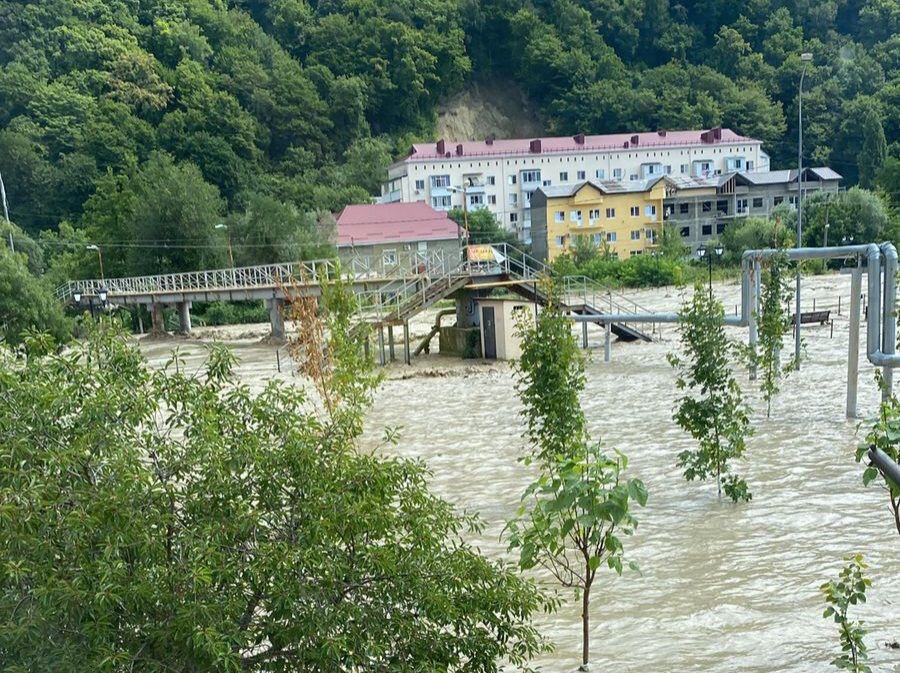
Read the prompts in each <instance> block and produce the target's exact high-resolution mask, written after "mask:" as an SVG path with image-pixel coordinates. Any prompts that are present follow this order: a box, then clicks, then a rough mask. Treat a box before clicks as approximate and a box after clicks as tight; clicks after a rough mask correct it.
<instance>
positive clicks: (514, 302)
mask: <svg viewBox="0 0 900 673" xmlns="http://www.w3.org/2000/svg"><path fill="white" fill-rule="evenodd" d="M478 311H479V317H480V318H481V352H482V356H483V357H484V358H485V359H486V360H515V359H516V358H518V357H519V356H521V355H522V340H521V339H520V338H519V336H518V334H517V330H516V325H517V324H518V321H519V320H528V321H530V322H532V323H533V322H534V319H535V312H534V304H529V303H528V302H526V301H522V300H521V299H479V300H478Z"/></svg>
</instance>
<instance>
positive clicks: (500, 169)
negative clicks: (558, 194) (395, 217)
mask: <svg viewBox="0 0 900 673" xmlns="http://www.w3.org/2000/svg"><path fill="white" fill-rule="evenodd" d="M769 169H770V167H769V157H768V156H767V155H766V154H765V152H763V151H762V144H761V143H760V142H759V141H744V142H718V143H714V144H706V143H698V144H697V145H689V146H685V145H679V146H673V147H666V146H664V145H662V146H654V147H648V148H637V147H634V148H631V149H622V150H612V151H603V152H600V151H598V152H590V151H579V152H572V153H550V152H545V153H535V154H517V155H515V156H509V155H503V156H495V157H492V156H477V157H476V156H473V157H466V156H452V157H449V158H436V159H414V158H409V159H406V160H403V161H400V162H398V163H396V164H394V165H392V166H391V167H390V168H389V171H388V182H387V183H386V184H385V185H384V186H383V188H382V197H381V200H382V201H383V202H386V203H389V202H394V201H402V202H411V201H425V202H426V203H428V204H430V205H431V206H433V207H434V208H436V209H438V210H449V209H450V208H453V207H462V205H463V195H462V193H461V192H460V191H459V190H458V189H451V188H460V187H462V185H463V184H464V183H465V184H466V185H467V187H466V195H467V197H468V199H469V207H470V208H471V209H475V208H487V209H489V210H490V211H491V212H493V213H494V214H495V215H496V217H497V220H498V221H499V222H501V223H502V224H503V226H505V227H506V228H507V229H509V230H511V231H516V232H518V234H519V236H520V238H522V239H523V240H528V239H529V238H530V213H529V210H528V205H529V204H528V197H529V194H530V192H531V191H533V190H535V189H537V188H538V187H541V186H550V185H561V184H569V183H575V182H580V181H582V180H595V179H601V180H614V179H622V180H630V179H642V178H646V177H651V176H653V175H660V174H663V173H669V174H671V175H714V174H716V173H727V172H730V171H734V170H744V171H758V170H759V171H767V170H769ZM534 171H539V172H540V179H539V180H537V181H534V180H530V181H529V179H530V178H533V177H535V174H534V173H533V172H534ZM651 171H654V172H651Z"/></svg>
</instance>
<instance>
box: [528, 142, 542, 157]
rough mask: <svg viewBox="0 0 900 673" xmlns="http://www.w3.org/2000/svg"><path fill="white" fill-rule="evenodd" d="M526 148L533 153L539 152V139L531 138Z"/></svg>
mask: <svg viewBox="0 0 900 673" xmlns="http://www.w3.org/2000/svg"><path fill="white" fill-rule="evenodd" d="M528 149H530V150H531V151H532V152H534V153H535V154H540V153H541V139H540V138H536V139H534V140H532V141H531V144H530V145H529V146H528Z"/></svg>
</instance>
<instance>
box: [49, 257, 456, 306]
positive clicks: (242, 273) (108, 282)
mask: <svg viewBox="0 0 900 673" xmlns="http://www.w3.org/2000/svg"><path fill="white" fill-rule="evenodd" d="M451 263H453V259H452V256H451V258H448V256H447V255H446V254H445V253H444V251H443V250H440V249H439V250H431V251H425V252H419V251H400V252H398V253H395V254H394V255H392V256H388V255H380V256H377V255H376V256H374V257H373V256H370V255H354V256H352V257H351V258H350V259H349V260H346V261H345V262H344V263H343V264H340V263H339V262H338V260H337V259H336V258H329V259H314V260H307V261H300V262H283V263H278V264H260V265H256V266H243V267H234V268H226V269H211V270H206V271H185V272H180V273H168V274H155V275H146V276H129V277H124V278H107V279H104V280H100V279H90V280H75V281H69V282H68V283H66V284H65V285H62V286H60V287H59V288H57V290H56V295H57V297H58V298H59V299H60V300H63V301H65V300H68V299H70V298H72V297H73V296H74V295H75V294H81V295H82V296H85V297H87V296H97V295H98V294H99V293H100V290H101V289H105V290H106V292H107V294H108V296H109V297H111V298H115V297H116V296H128V295H146V294H151V295H152V294H168V293H202V292H222V291H229V290H237V291H240V290H254V289H260V288H270V287H277V286H278V285H279V284H281V283H284V282H287V281H288V280H291V279H293V281H294V282H298V283H301V284H310V285H315V284H320V283H322V282H323V281H326V280H333V279H335V278H337V276H338V273H340V274H341V275H342V276H344V277H346V278H350V279H353V280H360V281H363V280H367V279H372V280H382V281H383V280H388V281H390V280H391V279H400V278H404V277H408V276H414V275H421V274H426V275H428V274H433V275H440V274H443V273H446V270H447V268H448V264H451Z"/></svg>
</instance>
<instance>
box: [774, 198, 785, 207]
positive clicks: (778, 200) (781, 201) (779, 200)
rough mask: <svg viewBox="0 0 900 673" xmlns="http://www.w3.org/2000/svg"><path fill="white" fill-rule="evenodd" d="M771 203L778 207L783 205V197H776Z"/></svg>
mask: <svg viewBox="0 0 900 673" xmlns="http://www.w3.org/2000/svg"><path fill="white" fill-rule="evenodd" d="M772 203H773V204H775V205H776V206H780V205H781V204H782V203H784V197H783V196H776V197H775V198H774V199H773V200H772Z"/></svg>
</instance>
